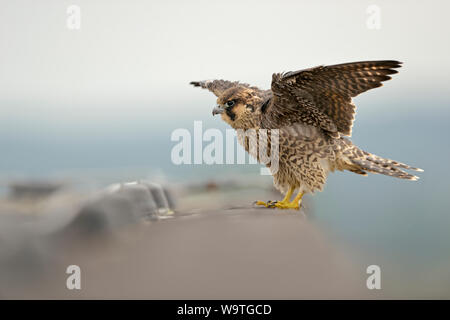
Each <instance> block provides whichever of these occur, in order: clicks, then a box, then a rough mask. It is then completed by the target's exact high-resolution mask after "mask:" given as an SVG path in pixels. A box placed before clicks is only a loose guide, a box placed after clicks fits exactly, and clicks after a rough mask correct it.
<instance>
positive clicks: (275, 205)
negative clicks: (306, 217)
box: [255, 187, 295, 208]
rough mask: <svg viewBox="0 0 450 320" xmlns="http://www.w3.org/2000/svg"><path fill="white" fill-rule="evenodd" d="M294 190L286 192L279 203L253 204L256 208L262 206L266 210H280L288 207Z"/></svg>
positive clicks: (290, 189) (261, 202)
mask: <svg viewBox="0 0 450 320" xmlns="http://www.w3.org/2000/svg"><path fill="white" fill-rule="evenodd" d="M294 190H295V188H292V187H291V188H289V190H288V192H287V193H286V196H285V197H284V198H283V200H281V201H267V202H264V201H256V202H255V204H256V205H258V206H264V207H266V208H281V207H283V206H288V205H289V204H290V203H291V202H289V200H290V199H291V197H292V194H293V193H294Z"/></svg>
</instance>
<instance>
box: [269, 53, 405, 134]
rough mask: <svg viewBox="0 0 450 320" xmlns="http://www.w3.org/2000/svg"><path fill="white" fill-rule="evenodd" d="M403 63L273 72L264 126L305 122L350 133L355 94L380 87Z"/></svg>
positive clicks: (368, 63) (275, 126) (331, 130)
mask: <svg viewBox="0 0 450 320" xmlns="http://www.w3.org/2000/svg"><path fill="white" fill-rule="evenodd" d="M400 66H401V62H398V61H389V60H388V61H362V62H352V63H344V64H337V65H332V66H318V67H314V68H310V69H305V70H299V71H293V72H287V73H281V74H280V73H277V74H274V75H273V76H272V94H273V97H272V99H271V100H270V101H268V102H267V104H266V106H265V107H263V109H262V111H263V116H262V127H264V128H279V127H281V126H285V125H290V124H292V123H296V122H303V123H306V124H310V125H314V126H316V127H320V128H322V129H323V130H325V131H326V132H328V133H329V134H330V135H332V136H339V133H341V134H343V135H348V136H350V135H351V131H352V125H353V119H354V114H355V105H354V104H353V103H352V98H353V97H356V96H357V95H358V94H360V93H363V92H365V91H367V90H370V89H372V88H376V87H380V86H381V85H382V82H383V81H386V80H389V79H391V77H390V76H389V75H390V74H394V73H397V71H396V70H394V69H395V68H399V67H400Z"/></svg>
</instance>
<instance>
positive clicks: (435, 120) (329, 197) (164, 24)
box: [0, 0, 450, 298]
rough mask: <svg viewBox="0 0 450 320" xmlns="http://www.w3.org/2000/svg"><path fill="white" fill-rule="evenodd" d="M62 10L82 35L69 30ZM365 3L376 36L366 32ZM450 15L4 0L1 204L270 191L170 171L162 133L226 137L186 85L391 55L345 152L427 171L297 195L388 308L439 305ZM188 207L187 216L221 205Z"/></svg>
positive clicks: (253, 182)
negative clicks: (150, 184) (149, 192)
mask: <svg viewBox="0 0 450 320" xmlns="http://www.w3.org/2000/svg"><path fill="white" fill-rule="evenodd" d="M70 5H76V6H78V7H79V8H80V10H81V11H80V17H81V23H80V29H70V28H68V26H67V20H68V18H69V16H70V14H68V13H67V9H68V7H69V6H70ZM373 5H375V6H376V7H377V8H378V9H379V18H380V19H379V28H373V26H372V27H371V24H370V23H369V24H368V20H369V19H371V17H372V16H373V10H372V9H373ZM371 6H372V7H371ZM369 8H372V9H369ZM449 10H450V5H449V3H448V2H447V1H428V2H412V1H395V2H393V1H379V0H378V1H339V2H335V1H315V2H314V3H313V2H306V1H276V2H275V1H190V2H181V1H133V2H132V3H130V2H129V1H113V2H112V1H101V0H98V1H87V0H86V1H83V0H74V1H57V2H55V1H31V0H29V1H24V0H18V1H2V2H1V10H0V70H1V72H0V150H1V151H0V154H1V156H0V195H1V197H2V199H3V200H0V201H4V202H7V201H10V200H8V197H10V192H11V191H10V190H11V189H10V186H11V185H14V184H17V183H22V184H23V183H30V182H39V183H41V182H45V183H58V184H64V185H69V186H70V188H71V190H73V192H76V193H78V194H80V193H81V194H86V193H89V192H91V191H94V190H97V189H99V188H103V187H105V186H107V185H109V184H111V183H115V182H121V181H133V180H137V179H144V178H145V179H149V180H152V181H156V182H158V183H161V184H163V185H168V186H191V185H202V184H204V185H206V186H211V185H212V186H215V185H221V184H224V183H225V184H226V183H228V182H229V181H233V183H234V184H232V185H231V186H233V185H239V186H240V188H242V189H252V188H253V190H256V191H254V192H253V191H251V192H250V191H249V192H248V193H246V192H242V191H239V192H233V187H230V188H228V189H227V190H225V191H224V193H223V194H225V196H223V194H222V196H221V197H222V198H224V199H225V200H223V201H225V202H226V203H227V204H230V205H232V204H233V203H239V204H245V203H248V204H251V202H252V201H253V200H256V199H254V197H253V194H258V190H259V189H264V192H266V193H267V192H268V190H270V189H271V185H272V178H271V177H270V176H265V177H262V176H260V175H259V174H258V172H259V168H260V167H259V166H258V165H212V166H207V165H181V166H176V165H174V164H173V163H172V162H171V159H170V155H171V149H172V148H173V146H174V145H175V144H176V143H175V142H172V141H171V140H170V136H171V133H172V132H173V130H175V129H177V128H186V129H188V130H189V131H191V132H192V130H193V124H194V121H195V120H201V121H203V127H204V129H206V128H219V129H221V130H223V131H224V130H225V129H226V128H227V126H226V124H224V123H223V122H222V121H220V119H219V118H217V117H216V118H213V117H212V116H211V109H212V107H213V106H214V105H215V97H214V96H213V95H212V94H211V93H209V92H207V91H202V90H199V89H194V88H192V87H190V86H189V85H188V83H189V82H190V81H192V80H204V79H214V78H221V79H229V80H240V81H243V82H247V83H251V84H253V85H257V86H260V87H261V88H269V86H270V81H271V74H272V73H273V72H280V71H289V70H296V69H303V68H308V67H312V66H316V65H320V64H336V63H343V62H351V61H360V60H381V59H395V60H399V61H403V62H404V65H403V67H402V68H401V69H400V73H399V74H397V75H395V76H394V79H393V80H391V81H389V82H387V83H386V84H385V85H384V86H383V87H382V88H379V89H376V90H372V91H369V92H367V93H365V94H363V95H361V96H359V97H357V98H356V99H355V103H356V105H357V106H358V113H357V116H356V121H355V125H354V129H353V137H352V141H353V142H354V143H355V144H357V145H358V146H360V147H361V148H362V149H364V150H367V151H370V152H372V153H375V154H377V155H380V156H383V157H387V158H390V159H395V160H398V161H401V162H405V163H408V164H411V165H412V166H417V167H420V168H423V169H424V170H425V172H424V173H421V174H420V178H421V179H420V180H419V181H418V182H409V181H402V180H395V179H391V178H389V177H386V176H379V175H371V176H369V177H361V176H358V175H354V174H351V173H347V172H346V173H337V174H332V175H330V177H329V179H328V184H327V186H326V188H325V190H324V192H322V193H320V194H317V195H314V196H308V199H307V202H308V206H309V210H310V211H311V213H310V214H309V217H310V221H311V223H313V224H314V226H315V227H317V228H319V229H320V230H322V231H323V233H324V234H325V235H326V238H327V239H328V241H329V243H332V244H333V245H336V246H338V247H342V248H345V250H346V252H349V255H350V256H351V258H349V259H353V260H354V261H357V263H358V264H360V265H361V266H367V265H370V264H377V265H380V266H381V268H382V272H383V290H384V292H385V293H386V294H387V296H388V297H419V298H420V297H434V298H444V297H446V298H449V297H450V271H449V270H450V254H449V252H450V232H449V228H450V215H449V208H450V197H449V196H448V194H447V192H448V191H449V188H448V187H449V186H448V181H449V179H450V173H449V170H448V169H447V165H448V163H449V160H450V148H449V142H448V138H449V134H450V110H449V102H450V91H449V90H448V84H449V83H450V82H449V80H450V79H449V72H450V60H449V54H450V43H449V41H448V37H447V34H448V32H449V31H450V22H449V20H448V17H447V15H448V12H449ZM242 186H244V187H242ZM258 188H259V189H258ZM207 189H208V188H207V187H206V188H205V190H206V191H207ZM206 191H205V192H206ZM250 194H251V196H250ZM227 195H228V196H227ZM196 197H197V198H195V197H194V198H190V199H189V200H187V202H186V203H188V205H186V208H187V207H189V209H192V208H214V207H216V206H219V207H220V206H222V205H223V204H222V203H221V204H217V202H214V201H213V200H211V199H214V197H209V196H208V197H206V198H207V199H206V200H205V199H204V198H202V197H201V196H198V195H197V196H196ZM272 198H274V199H275V198H276V193H274V194H273V195H272ZM200 199H203V200H200ZM208 199H209V200H208ZM197 200H198V201H197ZM196 201H197V202H196ZM205 201H209V203H208V204H205ZM1 208H3V209H2V210H3V211H4V212H5V211H7V210H9V209H5V208H10V206H6V205H2V206H0V209H1ZM181 209H183V208H181ZM5 213H6V212H5ZM307 215H308V213H307ZM364 270H365V269H364ZM4 294H5V293H4Z"/></svg>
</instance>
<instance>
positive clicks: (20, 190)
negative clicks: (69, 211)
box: [10, 182, 62, 199]
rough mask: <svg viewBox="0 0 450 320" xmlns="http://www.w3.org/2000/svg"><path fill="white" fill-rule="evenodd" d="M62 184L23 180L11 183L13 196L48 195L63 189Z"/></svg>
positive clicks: (34, 196) (37, 196)
mask: <svg viewBox="0 0 450 320" xmlns="http://www.w3.org/2000/svg"><path fill="white" fill-rule="evenodd" d="M61 187H62V185H61V184H59V183H53V182H22V183H13V184H11V185H10V190H11V191H10V193H11V197H12V198H16V199H18V198H40V197H46V196H49V195H51V194H52V193H54V192H55V191H58V190H59V189H61Z"/></svg>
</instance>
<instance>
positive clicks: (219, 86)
mask: <svg viewBox="0 0 450 320" xmlns="http://www.w3.org/2000/svg"><path fill="white" fill-rule="evenodd" d="M189 84H192V85H193V86H194V87H202V88H203V89H208V90H209V91H211V92H212V93H214V94H215V96H216V97H219V96H220V95H221V94H222V93H223V92H224V91H225V90H227V89H229V88H232V87H236V86H242V87H248V88H254V89H257V88H256V87H251V86H250V85H249V84H247V83H240V82H239V81H228V80H205V81H192V82H190V83H189Z"/></svg>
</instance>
